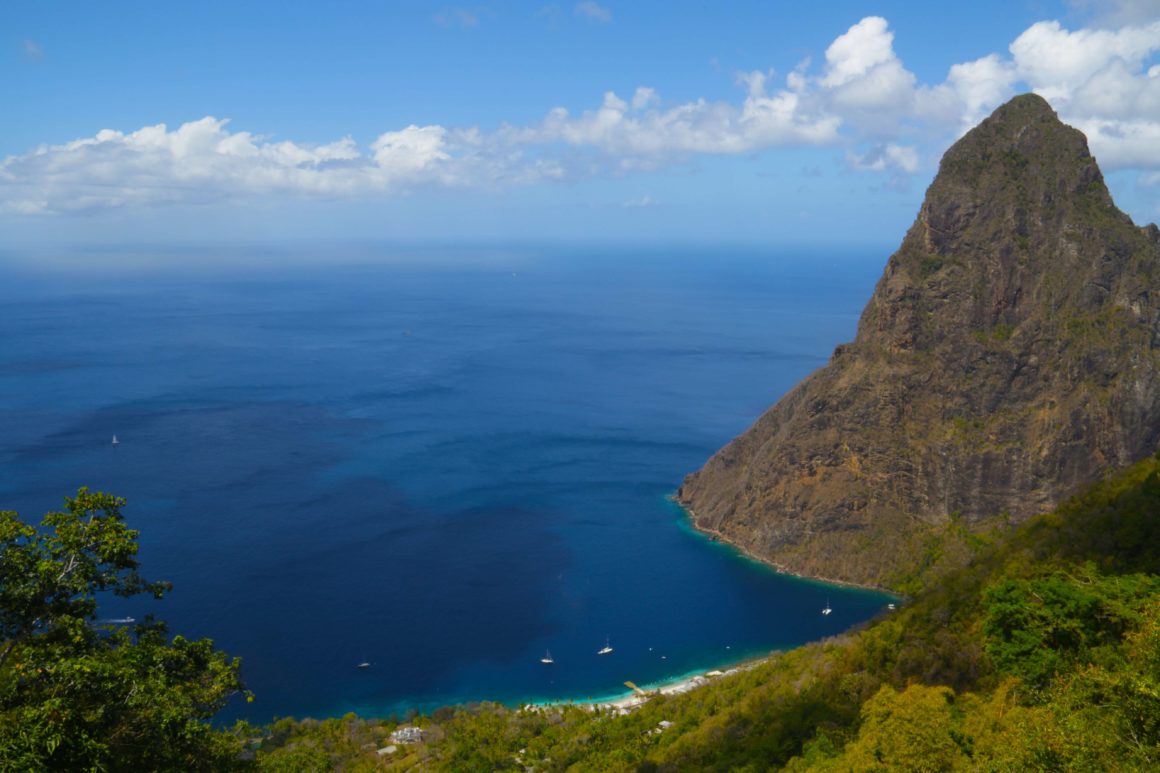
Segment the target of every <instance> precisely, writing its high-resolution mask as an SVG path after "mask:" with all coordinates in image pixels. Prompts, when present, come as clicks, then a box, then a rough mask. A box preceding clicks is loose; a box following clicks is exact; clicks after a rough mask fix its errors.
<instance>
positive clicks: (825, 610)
mask: <svg viewBox="0 0 1160 773" xmlns="http://www.w3.org/2000/svg"><path fill="white" fill-rule="evenodd" d="M833 611H834V610H833V609H831V608H830V600H829V598H827V599H826V607H825V609H823V610H822V614H823V615H828V614H830V613H831V612H833Z"/></svg>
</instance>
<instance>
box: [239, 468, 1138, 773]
mask: <svg viewBox="0 0 1160 773" xmlns="http://www.w3.org/2000/svg"><path fill="white" fill-rule="evenodd" d="M1157 575H1160V458H1149V459H1146V460H1144V461H1142V462H1140V463H1138V464H1136V465H1134V466H1132V467H1130V468H1128V469H1126V470H1124V471H1121V472H1119V473H1117V474H1115V475H1114V476H1112V477H1110V478H1109V479H1107V480H1106V481H1104V482H1103V483H1100V484H1098V485H1096V486H1094V487H1093V488H1092V489H1090V490H1089V491H1087V492H1086V493H1084V494H1083V495H1081V496H1078V497H1075V498H1073V499H1071V500H1069V501H1068V502H1066V503H1065V504H1064V505H1062V506H1061V507H1060V508H1058V509H1057V510H1056V511H1054V512H1052V513H1049V514H1047V515H1044V516H1041V517H1038V518H1035V519H1033V520H1032V521H1030V522H1029V523H1027V524H1026V525H1024V526H1022V527H1020V528H1018V529H1016V530H1007V529H1005V528H1004V527H1001V526H998V527H995V528H994V529H993V530H992V531H991V532H989V533H987V534H985V535H979V534H977V533H972V532H968V531H966V530H965V529H963V528H960V527H958V526H956V525H954V524H952V525H951V526H950V527H949V528H948V529H947V530H946V531H945V532H943V534H942V535H941V536H940V537H939V538H938V539H933V540H932V541H931V542H930V544H929V545H928V546H927V554H926V557H925V559H924V560H923V561H922V562H921V564H920V566H919V567H917V568H916V569H915V570H914V572H913V573H912V574H911V575H910V576H908V577H903V578H899V583H900V584H904V585H906V586H908V587H909V588H910V590H911V591H912V593H913V594H914V598H913V600H912V602H911V603H908V604H906V605H904V607H903V608H902V609H900V610H899V611H898V612H896V613H893V614H891V615H889V616H886V617H883V618H880V619H878V620H876V621H874V622H873V623H871V624H870V625H868V626H867V627H866V628H865V629H863V630H861V631H858V632H854V633H850V634H848V635H845V636H842V637H838V638H836V639H832V640H829V641H825V642H821V643H816V644H812V645H808V646H805V647H801V648H798V649H795V650H793V651H790V652H787V653H784V654H782V655H778V656H775V657H773V658H771V659H770V660H769V661H768V662H766V663H763V664H762V665H760V666H758V667H757V668H754V669H752V670H749V671H746V672H743V673H740V674H736V675H734V676H731V677H729V678H724V679H721V680H719V681H716V682H713V683H711V684H709V685H707V686H705V687H703V688H701V689H698V690H695V691H693V692H691V693H688V694H686V695H682V696H676V697H660V698H655V699H653V700H652V701H650V702H649V703H648V704H647V705H645V706H644V707H643V708H641V709H640V710H638V711H636V712H635V713H633V714H631V715H628V716H623V717H618V716H612V715H611V714H607V713H601V712H596V713H590V712H588V711H584V710H581V709H578V708H561V709H557V710H547V711H536V712H518V711H511V710H507V709H504V708H502V707H498V706H494V705H489V704H483V705H477V706H467V707H459V708H457V709H454V710H441V711H440V712H437V713H436V716H434V717H429V718H420V719H419V720H418V723H419V724H421V725H425V726H426V727H427V728H428V729H429V734H428V740H427V742H426V743H424V744H420V745H417V746H412V747H406V748H405V749H403V750H402V751H400V753H398V754H397V755H395V756H393V757H390V758H380V757H378V755H376V754H375V749H376V748H378V747H379V746H381V745H384V744H385V741H384V740H383V739H384V738H385V737H386V734H387V732H388V731H389V730H390V729H391V728H392V727H393V726H394V723H391V722H377V721H364V720H359V719H357V718H353V717H348V718H346V719H342V720H330V721H328V722H323V723H314V724H309V725H304V724H295V723H290V722H285V723H282V725H281V726H280V727H279V728H278V729H277V730H275V731H274V732H272V733H269V735H268V737H267V739H266V741H265V742H264V743H263V745H262V748H261V750H260V753H259V762H260V763H261V765H262V766H263V768H265V769H270V770H302V769H329V768H339V769H346V770H377V769H384V768H390V769H407V768H409V767H412V766H414V765H417V764H418V765H420V766H422V767H423V768H424V769H449V770H490V769H502V768H504V767H510V768H513V769H519V768H523V767H532V768H534V769H536V770H568V769H572V770H688V769H698V770H768V769H771V768H778V767H786V766H788V767H789V768H790V769H793V770H870V769H876V768H878V769H884V770H885V769H891V770H952V769H963V770H975V769H977V770H1004V769H1009V770H1024V769H1036V768H1038V769H1059V768H1065V769H1091V770H1103V769H1120V770H1134V769H1139V770H1147V769H1155V768H1156V767H1157V765H1160V577H1157ZM922 588H926V590H921V589H922ZM662 720H666V721H668V722H672V723H673V724H672V725H671V726H670V727H668V728H667V729H665V730H663V731H658V730H657V727H658V723H660V722H661V721H662ZM268 732H269V731H268Z"/></svg>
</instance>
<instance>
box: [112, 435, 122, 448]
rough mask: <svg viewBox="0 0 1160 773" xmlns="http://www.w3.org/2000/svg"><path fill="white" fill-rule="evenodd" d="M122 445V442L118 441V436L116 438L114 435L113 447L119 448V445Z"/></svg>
mask: <svg viewBox="0 0 1160 773" xmlns="http://www.w3.org/2000/svg"><path fill="white" fill-rule="evenodd" d="M120 444H121V441H120V440H117V436H116V435H113V445H115V446H118V445H120Z"/></svg>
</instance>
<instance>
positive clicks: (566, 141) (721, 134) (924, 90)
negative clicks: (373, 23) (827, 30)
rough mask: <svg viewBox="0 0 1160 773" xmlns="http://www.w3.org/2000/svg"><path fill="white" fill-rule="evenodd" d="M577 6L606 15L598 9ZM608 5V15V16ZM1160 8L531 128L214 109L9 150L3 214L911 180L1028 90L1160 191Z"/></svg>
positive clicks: (880, 28)
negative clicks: (820, 174)
mask: <svg viewBox="0 0 1160 773" xmlns="http://www.w3.org/2000/svg"><path fill="white" fill-rule="evenodd" d="M575 8H576V12H577V13H579V14H583V15H585V16H587V17H590V18H592V19H595V20H597V21H600V22H602V23H607V22H610V21H611V14H610V13H609V12H608V11H607V10H606V9H605V8H604V7H603V6H600V5H598V4H596V3H580V4H578V5H577V6H576V7H575ZM604 14H607V17H605V16H604ZM1157 51H1160V20H1158V21H1151V22H1147V21H1139V20H1131V21H1128V22H1125V23H1123V24H1121V25H1120V26H1117V27H1115V28H1114V29H1095V28H1082V29H1077V30H1069V29H1067V28H1065V27H1064V26H1063V25H1061V24H1060V23H1059V22H1058V21H1041V22H1038V23H1035V24H1033V25H1032V26H1030V27H1029V28H1027V29H1026V30H1025V31H1024V32H1022V34H1020V35H1019V36H1018V37H1017V38H1016V39H1015V40H1014V41H1012V42H1011V43H1010V45H1009V46H1008V49H1007V51H1006V52H1005V53H1001V54H1000V53H989V54H987V55H985V56H983V57H980V58H978V59H975V60H973V61H967V62H961V63H956V64H953V65H951V66H950V67H949V68H948V70H947V74H946V76H945V78H944V80H942V81H941V82H937V83H922V82H920V80H919V78H918V77H917V76H916V75H915V73H914V72H912V71H911V70H909V69H907V67H906V65H905V63H904V62H903V61H902V60H901V59H900V57H899V56H898V54H897V52H896V50H895V47H894V33H893V31H892V30H891V29H890V26H889V23H888V22H887V20H886V19H884V18H882V17H878V16H869V17H866V18H864V19H862V20H861V21H859V22H857V23H856V24H854V25H853V26H851V27H850V28H849V29H848V30H846V31H845V32H844V33H842V34H841V35H838V36H837V37H836V38H835V39H834V40H833V41H832V42H831V43H830V45H829V46H828V47H827V48H826V50H825V55H824V61H820V62H817V63H814V62H812V61H810V60H809V59H805V60H802V61H799V62H797V63H795V64H794V65H793V66H792V68H791V69H789V70H788V72H785V73H784V74H783V75H779V74H778V73H776V72H775V71H772V70H770V71H765V72H762V71H750V72H741V73H737V74H736V75H735V80H736V88H737V90H738V92H739V96H738V98H737V99H736V100H733V101H726V100H717V101H711V100H705V99H697V100H692V101H684V102H678V103H676V104H669V103H667V102H666V101H665V100H664V99H663V95H662V94H660V93H658V91H657V90H655V89H654V88H653V87H650V86H643V85H642V86H640V87H638V88H636V90H635V91H634V92H633V93H632V94H625V95H623V96H622V95H618V94H616V93H614V92H613V91H607V92H605V93H604V95H603V97H602V98H601V100H600V103H599V104H598V105H597V106H594V107H591V108H589V109H584V110H581V111H579V112H573V111H572V110H569V109H568V108H565V107H554V108H551V109H548V110H547V111H546V112H545V113H544V115H543V117H542V118H541V119H540V120H538V121H534V122H531V123H527V124H524V125H507V124H504V125H500V126H498V127H496V128H492V129H482V128H480V127H478V126H465V127H450V126H442V125H437V124H433V125H424V126H420V125H409V126H405V127H403V128H399V129H393V130H389V131H384V132H383V133H381V134H380V135H379V136H378V137H376V138H375V139H374V140H373V141H371V142H370V143H368V144H360V143H358V142H356V141H355V140H354V139H352V138H351V137H350V136H345V137H341V138H339V139H336V140H334V141H331V142H328V143H323V144H310V143H303V142H296V141H294V140H289V139H282V140H275V139H271V138H269V137H267V136H263V135H261V134H256V133H253V132H251V131H247V130H243V129H237V130H235V129H233V128H232V126H231V124H230V122H229V119H225V118H221V119H219V118H216V117H213V116H206V117H203V118H200V119H198V120H194V121H189V122H187V123H183V124H181V125H180V126H177V127H175V128H169V127H168V126H167V125H166V124H157V125H154V126H145V127H141V128H138V129H136V130H132V131H118V130H112V129H104V130H102V131H99V132H97V133H96V134H95V135H93V136H91V137H85V138H80V139H76V140H74V141H72V142H67V143H64V144H58V145H42V146H40V147H37V148H35V149H32V150H30V151H28V152H26V153H23V154H18V155H11V156H8V157H7V158H4V159H3V160H0V213H3V214H5V215H7V216H8V217H15V218H21V217H32V216H45V215H68V214H75V213H93V212H100V211H108V210H118V209H127V208H144V207H156V206H164V205H169V204H189V203H194V204H196V203H203V202H215V201H222V200H244V199H246V198H249V197H262V196H268V195H271V194H289V195H296V196H302V197H307V198H309V197H318V198H325V199H344V198H367V197H379V196H392V195H407V194H411V193H414V192H417V191H421V190H429V189H481V190H496V189H504V188H508V187H511V186H524V185H534V184H544V183H552V182H563V181H576V180H585V179H592V178H594V177H610V176H611V177H622V176H627V175H631V174H632V173H634V172H637V171H647V170H655V169H660V168H664V167H667V166H671V165H675V164H681V163H685V162H688V161H690V160H691V159H695V158H696V157H699V156H729V155H732V156H737V155H744V154H753V153H760V152H763V151H770V150H776V149H779V148H803V147H813V148H833V149H834V150H835V153H836V157H838V158H841V159H842V160H843V163H844V165H845V167H846V168H847V169H849V170H851V172H857V173H865V174H875V175H881V176H883V177H884V180H885V181H886V183H887V184H896V185H905V183H906V180H907V179H909V178H910V177H911V176H913V175H921V174H926V173H929V171H930V170H931V168H932V166H933V164H934V163H935V162H936V161H937V159H938V158H939V157H940V156H941V154H942V152H943V151H944V150H945V148H946V147H947V146H948V145H949V144H950V143H951V142H953V141H954V140H955V139H956V138H957V137H959V136H961V135H962V134H963V133H964V132H965V131H967V130H968V129H969V128H970V127H972V126H974V125H975V124H976V123H978V121H979V120H981V119H982V118H984V117H985V116H986V115H988V114H989V113H990V112H991V111H992V110H993V109H994V108H995V107H997V106H998V105H1000V104H1001V103H1003V102H1004V101H1006V100H1007V99H1009V98H1010V97H1012V96H1013V95H1014V94H1016V93H1018V92H1020V91H1025V90H1026V91H1034V92H1036V93H1038V94H1040V95H1042V96H1043V97H1045V98H1046V99H1047V100H1048V101H1049V102H1050V103H1051V104H1052V106H1053V107H1054V108H1055V110H1056V111H1057V112H1058V113H1059V114H1060V117H1061V118H1062V119H1063V120H1064V121H1066V122H1068V123H1070V124H1072V125H1074V126H1076V127H1077V128H1079V129H1080V130H1082V131H1083V132H1084V133H1085V134H1087V136H1088V139H1089V143H1090V145H1091V148H1092V151H1093V153H1094V154H1095V156H1096V158H1097V159H1098V161H1099V162H1100V164H1101V166H1102V167H1103V168H1104V169H1105V171H1117V170H1126V171H1128V172H1129V173H1136V174H1137V175H1138V178H1137V179H1138V182H1139V184H1140V185H1142V186H1160V64H1151V61H1152V59H1153V58H1154V56H1155V54H1156V52H1157Z"/></svg>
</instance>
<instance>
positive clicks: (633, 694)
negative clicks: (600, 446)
mask: <svg viewBox="0 0 1160 773" xmlns="http://www.w3.org/2000/svg"><path fill="white" fill-rule="evenodd" d="M666 498H667V499H668V500H669V501H671V502H672V503H673V504H675V505H676V506H677V507H679V508H681V511H682V512H683V513H684V515H685V522H686V523H687V525H688V526H689V527H690V529H691V530H692V531H693V532H694V533H696V534H697V535H699V536H701V537H708V538H710V539H711V540H712V541H713V542H717V543H719V544H721V545H722V546H724V547H726V548H728V549H729V550H732V551H735V552H736V553H737V554H739V555H741V556H743V557H744V558H745V559H747V560H749V561H753V562H754V563H756V564H759V565H761V566H762V567H764V568H766V569H772V570H773V571H774V572H776V573H778V574H783V575H786V576H788V577H794V578H797V579H800V580H803V581H806V582H817V583H820V584H823V585H833V586H837V587H844V588H852V589H857V590H865V591H870V592H873V593H880V594H883V595H886V596H890V597H892V598H895V599H898V600H901V599H902V598H903V597H902V596H900V595H899V594H897V593H895V592H894V591H891V590H889V589H887V588H883V587H881V586H876V585H865V584H861V583H854V582H847V581H843V580H835V579H833V578H829V577H821V576H817V575H808V574H801V573H798V572H794V571H791V570H789V569H787V568H786V567H785V566H782V565H781V564H778V563H776V562H775V561H770V560H768V559H765V558H762V557H760V556H757V555H755V554H753V553H751V552H750V551H749V550H747V549H745V548H744V547H741V546H740V545H737V544H735V543H733V542H731V541H730V540H728V539H726V537H725V535H724V534H722V533H721V532H719V531H717V530H716V529H712V528H708V527H705V526H701V525H699V524H698V523H697V515H696V511H695V510H693V508H691V507H688V506H686V505H685V504H684V503H682V502H681V501H680V500H679V499H678V498H677V495H676V493H672V494H669V495H668V496H667V497H666ZM781 652H782V651H781V650H772V651H770V652H769V653H768V654H766V655H760V656H757V657H748V658H743V659H741V660H739V661H736V662H733V663H731V664H727V665H722V666H717V667H713V668H708V669H697V670H696V671H692V672H687V673H685V674H679V675H676V676H674V677H671V678H669V679H662V680H659V681H656V682H651V683H649V684H646V685H643V686H639V687H637V689H636V690H632V689H630V688H628V687H627V685H626V690H627V691H626V692H625V693H621V694H619V695H618V696H600V697H596V698H584V699H578V700H577V699H569V700H551V701H533V702H529V703H525V704H523V706H522V708H523V709H525V710H532V711H535V710H543V709H551V708H559V707H562V706H576V707H579V708H583V709H585V710H588V711H598V710H606V711H614V712H617V713H619V714H627V713H629V712H632V711H635V710H636V709H638V708H640V707H641V706H643V705H644V704H645V703H647V702H648V701H649V700H650V699H652V698H654V697H656V696H658V695H681V694H684V693H687V692H690V691H692V690H695V689H696V688H698V687H700V686H702V685H704V684H707V683H709V682H710V681H711V680H714V679H720V678H723V677H726V676H730V675H732V674H736V673H741V672H743V671H748V670H750V669H753V668H756V667H758V666H759V665H762V664H763V663H767V662H769V660H770V659H771V658H774V657H777V656H778V655H779V654H781Z"/></svg>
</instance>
